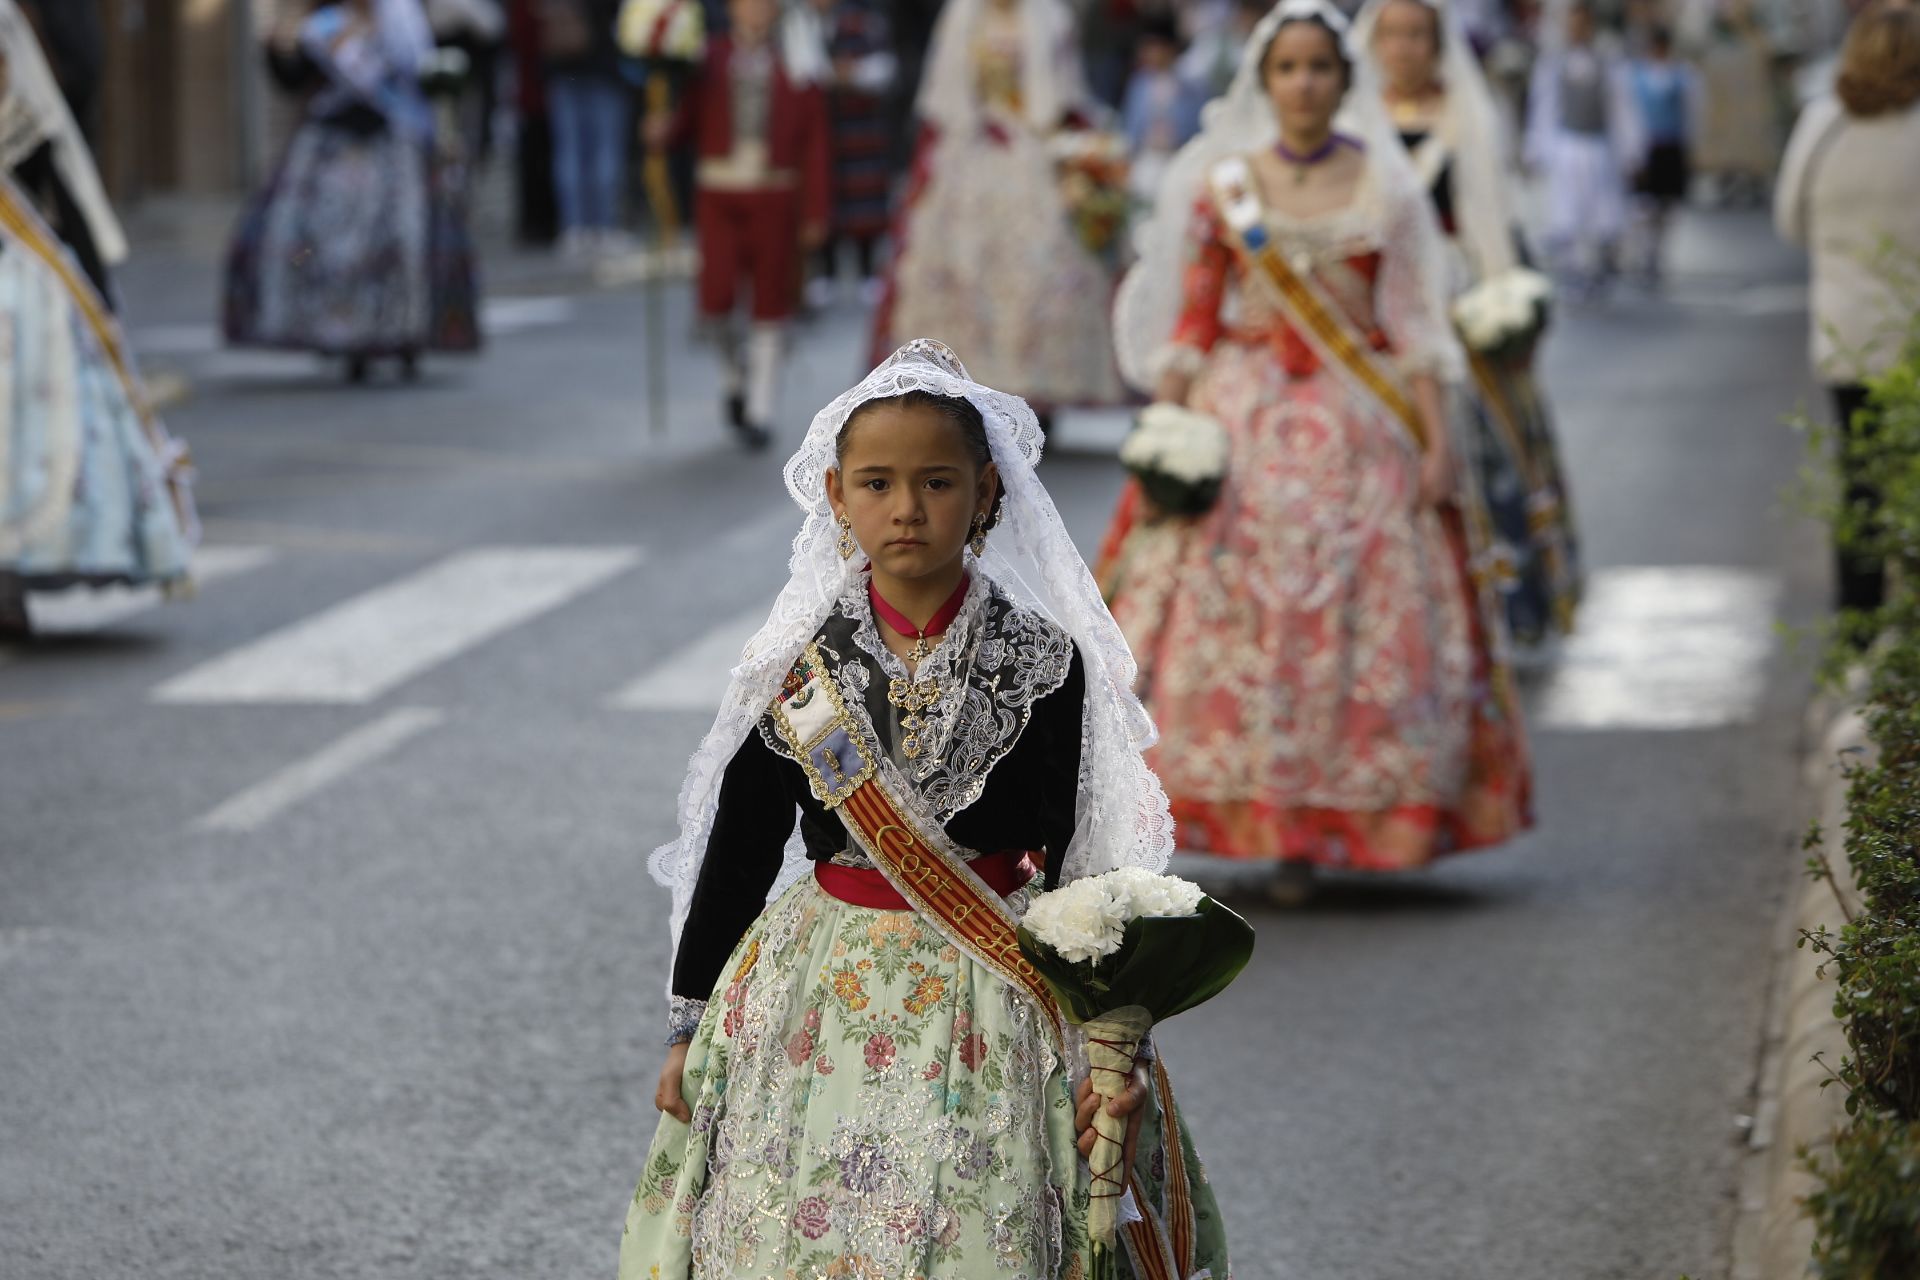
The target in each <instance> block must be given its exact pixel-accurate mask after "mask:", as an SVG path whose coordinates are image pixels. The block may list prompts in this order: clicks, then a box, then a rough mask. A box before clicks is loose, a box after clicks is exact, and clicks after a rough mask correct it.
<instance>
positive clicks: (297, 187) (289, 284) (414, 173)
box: [225, 0, 480, 382]
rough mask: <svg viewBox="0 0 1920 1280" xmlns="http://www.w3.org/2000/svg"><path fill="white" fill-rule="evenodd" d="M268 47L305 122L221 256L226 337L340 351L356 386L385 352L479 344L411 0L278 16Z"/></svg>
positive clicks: (405, 358) (406, 362)
mask: <svg viewBox="0 0 1920 1280" xmlns="http://www.w3.org/2000/svg"><path fill="white" fill-rule="evenodd" d="M274 46H275V47H274V49H273V50H272V51H270V57H277V58H278V59H279V60H280V61H281V62H282V63H283V65H284V66H286V68H287V69H288V70H290V71H291V70H294V69H296V68H298V67H299V66H300V65H301V64H305V65H306V66H307V67H308V68H309V69H310V71H309V73H308V74H307V77H306V78H307V79H308V80H309V81H310V83H311V85H312V88H311V91H310V93H309V96H308V98H307V100H306V106H305V111H304V113H303V119H302V121H301V124H300V126H299V128H298V129H297V130H295V132H294V135H293V138H292V139H291V140H290V141H289V143H288V144H287V150H286V154H285V155H284V156H283V157H282V159H281V161H280V166H279V169H278V170H277V171H276V172H275V173H274V175H273V177H272V178H270V179H269V180H268V182H267V185H266V186H265V188H264V189H262V191H261V192H260V193H259V194H258V195H257V196H256V197H255V199H254V201H253V202H252V204H251V205H250V206H249V208H248V209H247V210H246V211H245V213H244V214H243V215H242V217H241V221H240V225H239V228H238V230H237V231H236V233H235V236H234V241H233V245H232V248H231V250H230V251H229V253H228V257H227V272H226V303H225V323H226V336H227V341H228V342H229V343H231V344H232V345H234V346H241V347H272V348H279V349H284V350H298V351H314V352H318V353H320V354H322V355H328V356H338V357H342V358H343V359H344V360H345V362H346V369H347V376H348V378H349V379H350V380H352V381H355V382H361V381H364V380H365V379H366V378H367V376H368V373H369V370H370V366H371V362H372V361H373V360H375V359H378V358H386V357H391V358H393V359H395V360H397V361H398V362H399V364H400V366H401V370H402V372H403V373H405V374H406V375H407V376H412V375H413V373H414V372H415V371H416V368H417V364H418V360H419V357H420V354H421V353H422V352H423V351H427V350H437V351H471V350H473V349H475V348H476V347H477V346H478V345H479V341H480V337H479V328H478V320H477V311H478V299H477V286H476V284H475V280H474V261H473V250H472V245H471V242H470V241H469V240H468V237H467V232H466V228H465V226H464V223H463V221H462V218H461V211H460V204H459V198H458V197H459V193H458V192H456V191H452V190H449V189H447V188H446V186H445V185H444V184H443V182H442V179H441V175H440V173H439V171H438V165H437V163H436V155H435V153H434V119H433V113H432V110H431V108H430V107H429V106H428V104H427V101H426V98H425V95H424V94H423V93H422V92H421V89H420V82H419V76H420V71H421V68H422V66H423V65H424V64H425V62H426V60H427V58H428V56H429V55H430V54H431V53H432V52H433V35H432V32H431V31H430V30H429V29H428V27H427V20H426V17H425V15H424V14H423V13H422V12H421V9H420V6H419V4H418V0H332V2H327V3H321V4H320V5H318V6H317V7H316V8H315V9H314V10H313V12H312V13H311V14H309V15H307V16H305V17H303V18H296V19H294V20H290V21H289V22H288V23H287V24H286V26H285V27H284V28H283V29H282V30H281V31H280V32H277V33H276V37H275V41H274Z"/></svg>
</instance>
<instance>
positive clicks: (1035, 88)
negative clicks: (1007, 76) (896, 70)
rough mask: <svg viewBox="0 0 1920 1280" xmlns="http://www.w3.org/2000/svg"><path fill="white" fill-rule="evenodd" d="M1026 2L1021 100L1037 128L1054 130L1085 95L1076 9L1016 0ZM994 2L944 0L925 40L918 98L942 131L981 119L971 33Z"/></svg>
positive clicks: (962, 130)
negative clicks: (1077, 45) (1076, 37)
mask: <svg viewBox="0 0 1920 1280" xmlns="http://www.w3.org/2000/svg"><path fill="white" fill-rule="evenodd" d="M1015 3H1017V4H1018V5H1019V6H1020V34H1021V51H1020V102H1021V107H1022V112H1023V114H1025V116H1026V118H1027V123H1028V124H1029V125H1030V126H1032V128H1033V129H1034V131H1035V132H1037V133H1041V134H1047V133H1051V132H1052V131H1053V130H1054V129H1055V128H1056V127H1058V125H1059V123H1060V117H1061V116H1062V115H1063V114H1064V113H1065V112H1066V111H1068V110H1069V109H1071V108H1073V107H1077V106H1080V105H1082V104H1084V103H1085V102H1086V100H1087V89H1086V83H1085V81H1084V79H1083V78H1082V75H1081V72H1080V58H1079V54H1078V52H1077V50H1076V49H1075V47H1074V43H1073V39H1074V25H1073V11H1072V10H1071V9H1069V8H1068V7H1067V6H1066V4H1065V3H1064V2H1063V0H1015ZM990 4H991V0H946V3H945V4H943V5H942V6H941V7H940V16H939V18H938V19H936V20H935V22H934V24H933V38H932V39H931V40H930V41H929V42H928V45H927V67H926V73H925V76H924V78H923V79H922V80H921V82H920V96H919V97H918V98H917V99H916V100H915V102H914V110H915V111H916V112H917V113H918V114H919V116H920V117H921V118H922V119H924V120H928V121H931V122H932V123H933V124H935V125H937V126H938V127H939V129H940V131H941V133H942V134H948V135H955V136H962V137H964V136H967V135H969V134H971V133H972V132H973V130H974V129H975V128H976V127H977V126H978V124H979V114H980V106H979V95H978V93H977V92H976V90H975V87H974V70H973V35H974V31H975V30H976V28H977V27H978V26H979V23H980V18H981V15H983V14H984V13H986V11H987V9H988V7H989V6H990Z"/></svg>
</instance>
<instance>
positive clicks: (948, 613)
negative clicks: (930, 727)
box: [867, 575, 970, 760]
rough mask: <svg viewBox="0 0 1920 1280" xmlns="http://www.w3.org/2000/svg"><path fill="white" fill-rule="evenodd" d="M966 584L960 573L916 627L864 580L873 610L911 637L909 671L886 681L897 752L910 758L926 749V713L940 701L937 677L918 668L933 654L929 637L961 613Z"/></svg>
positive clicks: (941, 630) (903, 634)
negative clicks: (895, 716) (896, 717)
mask: <svg viewBox="0 0 1920 1280" xmlns="http://www.w3.org/2000/svg"><path fill="white" fill-rule="evenodd" d="M969 583H970V579H969V578H967V577H966V576H964V575H963V576H962V577H961V579H960V585H959V586H957V587H955V588H954V591H953V594H952V595H951V596H949V597H948V598H947V602H946V603H945V604H943V605H941V606H940V608H939V609H937V610H935V611H934V615H933V617H931V618H929V619H928V620H927V625H926V626H924V627H920V626H915V625H914V623H913V620H912V619H910V618H908V617H907V616H906V615H905V614H903V613H901V612H900V611H899V610H898V609H896V608H894V607H893V606H892V605H890V604H888V603H887V602H886V600H885V599H884V598H883V597H882V596H881V595H880V592H879V591H878V590H877V589H876V588H875V587H874V585H873V583H872V582H871V580H869V582H868V583H867V598H868V599H869V600H870V601H872V603H873V611H874V613H875V614H876V615H878V616H879V618H880V619H881V620H882V621H884V622H885V623H886V624H887V625H888V626H889V627H892V628H893V629H894V630H895V631H897V632H898V633H900V634H901V635H902V636H912V637H913V647H912V648H911V649H909V650H907V661H908V662H909V663H911V664H912V666H913V670H912V672H911V673H910V674H909V675H908V676H906V677H904V678H903V677H900V676H894V677H893V678H892V679H890V680H888V681H887V701H888V702H889V703H891V704H893V706H894V708H895V709H896V710H898V711H899V712H900V754H901V755H903V756H905V757H906V758H907V759H909V760H918V759H919V758H920V756H921V755H922V754H923V753H924V752H925V751H926V749H927V719H926V713H927V712H928V711H930V710H932V709H933V707H934V706H935V705H936V704H938V703H939V701H940V682H939V680H938V679H937V678H935V677H934V676H932V675H928V676H924V677H921V676H920V668H921V667H922V666H923V665H924V664H925V663H926V661H927V659H928V658H930V657H932V656H933V644H932V637H933V636H934V635H936V634H943V633H945V631H946V629H947V628H948V627H949V626H951V625H952V624H953V620H954V619H955V618H957V617H959V616H960V606H961V605H962V604H964V603H966V599H967V587H968V585H969ZM916 677H918V678H916Z"/></svg>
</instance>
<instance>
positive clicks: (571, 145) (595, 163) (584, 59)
mask: <svg viewBox="0 0 1920 1280" xmlns="http://www.w3.org/2000/svg"><path fill="white" fill-rule="evenodd" d="M533 13H534V18H535V32H536V38H537V42H538V47H539V50H540V59H541V78H542V79H543V80H544V82H545V84H546V91H547V121H548V126H549V128H550V129H551V130H552V134H553V190H554V198H555V200H556V202H557V203H558V206H559V214H560V252H561V253H562V254H563V255H565V256H566V257H569V258H582V257H586V256H589V255H591V254H595V253H601V252H622V251H624V250H626V249H628V248H631V247H632V246H631V241H630V239H629V237H628V235H627V233H626V230H625V228H624V226H623V224H622V219H621V206H622V203H623V201H624V198H625V196H626V190H627V144H628V138H627V127H628V119H629V116H630V112H629V105H630V104H629V94H628V89H627V82H626V81H625V80H624V79H623V78H622V77H621V74H620V49H619V46H618V45H617V44H616V43H615V41H614V24H615V22H616V21H617V20H618V18H619V16H620V0H534V6H533Z"/></svg>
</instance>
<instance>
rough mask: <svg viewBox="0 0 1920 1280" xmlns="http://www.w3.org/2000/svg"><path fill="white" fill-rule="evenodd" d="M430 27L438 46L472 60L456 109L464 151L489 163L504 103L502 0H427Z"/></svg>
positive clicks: (477, 161)
mask: <svg viewBox="0 0 1920 1280" xmlns="http://www.w3.org/2000/svg"><path fill="white" fill-rule="evenodd" d="M426 10H427V24H428V25H429V26H430V27H432V28H433V38H434V42H435V43H437V44H438V45H439V46H440V47H441V48H443V49H458V50H459V51H460V52H461V53H462V54H464V55H466V60H467V80H466V84H465V85H464V86H463V87H462V89H461V92H460V96H459V99H458V101H457V103H456V107H455V115H456V117H457V118H458V120H459V122H460V136H461V143H462V149H463V151H464V153H465V154H466V155H467V157H468V158H469V160H470V161H471V163H473V164H476V165H478V164H484V163H485V162H486V160H487V157H488V156H489V155H490V154H491V153H492V151H493V116H494V111H495V109H496V107H497V106H498V102H499V82H500V52H501V50H502V49H503V48H504V47H505V40H506V33H507V15H506V11H505V10H503V9H502V8H501V7H500V0H426Z"/></svg>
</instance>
